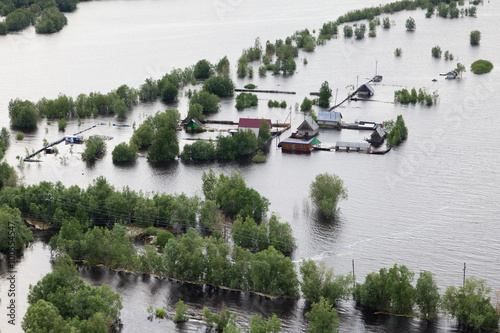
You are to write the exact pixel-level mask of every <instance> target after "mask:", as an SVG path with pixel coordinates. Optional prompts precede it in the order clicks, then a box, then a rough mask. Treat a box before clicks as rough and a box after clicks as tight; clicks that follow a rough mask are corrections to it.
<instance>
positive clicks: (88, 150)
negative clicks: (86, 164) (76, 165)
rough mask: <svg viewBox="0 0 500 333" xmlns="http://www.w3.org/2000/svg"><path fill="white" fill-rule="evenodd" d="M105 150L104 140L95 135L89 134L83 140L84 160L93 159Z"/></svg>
mask: <svg viewBox="0 0 500 333" xmlns="http://www.w3.org/2000/svg"><path fill="white" fill-rule="evenodd" d="M105 152H106V142H104V140H103V139H101V138H99V137H97V136H91V137H89V138H88V139H87V140H85V150H84V152H83V153H82V159H83V160H84V161H94V160H96V159H98V158H99V157H101V156H102V155H104V153H105Z"/></svg>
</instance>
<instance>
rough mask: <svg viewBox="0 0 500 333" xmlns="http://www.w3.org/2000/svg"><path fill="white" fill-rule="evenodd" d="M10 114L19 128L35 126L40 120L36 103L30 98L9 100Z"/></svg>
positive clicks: (12, 120)
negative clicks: (29, 99)
mask: <svg viewBox="0 0 500 333" xmlns="http://www.w3.org/2000/svg"><path fill="white" fill-rule="evenodd" d="M9 116H10V121H11V122H12V125H14V126H15V127H19V128H25V129H30V128H35V127H36V123H37V121H38V113H37V111H36V108H35V104H33V103H32V102H30V101H28V100H26V101H22V100H20V99H15V100H11V101H10V102H9Z"/></svg>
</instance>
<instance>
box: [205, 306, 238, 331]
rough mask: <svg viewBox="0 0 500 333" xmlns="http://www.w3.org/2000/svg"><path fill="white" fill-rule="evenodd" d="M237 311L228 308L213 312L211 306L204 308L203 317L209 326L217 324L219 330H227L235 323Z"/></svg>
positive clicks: (216, 328)
mask: <svg viewBox="0 0 500 333" xmlns="http://www.w3.org/2000/svg"><path fill="white" fill-rule="evenodd" d="M236 317H237V315H236V313H232V312H230V311H229V310H228V309H221V310H220V311H219V313H213V312H212V311H210V309H209V308H207V307H204V308H203V318H204V319H205V322H206V324H207V326H210V327H213V326H215V330H216V331H217V332H225V331H226V329H227V328H228V327H229V326H230V325H233V326H234V325H235V321H236Z"/></svg>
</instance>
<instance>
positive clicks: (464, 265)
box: [462, 263, 466, 286]
mask: <svg viewBox="0 0 500 333" xmlns="http://www.w3.org/2000/svg"><path fill="white" fill-rule="evenodd" d="M465 268H466V265H465V263H464V281H463V284H462V285H463V286H465Z"/></svg>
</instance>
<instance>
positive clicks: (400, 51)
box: [394, 47, 403, 57]
mask: <svg viewBox="0 0 500 333" xmlns="http://www.w3.org/2000/svg"><path fill="white" fill-rule="evenodd" d="M401 54H403V50H401V48H400V47H397V48H396V50H394V55H395V56H396V57H400V56H401Z"/></svg>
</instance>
